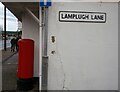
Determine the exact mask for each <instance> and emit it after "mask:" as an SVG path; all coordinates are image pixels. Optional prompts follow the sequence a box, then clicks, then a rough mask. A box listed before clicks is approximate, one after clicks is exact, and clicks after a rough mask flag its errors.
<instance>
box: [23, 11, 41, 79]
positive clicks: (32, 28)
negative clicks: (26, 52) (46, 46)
mask: <svg viewBox="0 0 120 92" xmlns="http://www.w3.org/2000/svg"><path fill="white" fill-rule="evenodd" d="M22 38H27V39H32V40H34V42H35V44H34V77H38V76H39V24H38V23H37V22H36V21H35V20H34V19H33V17H31V16H30V15H29V14H28V13H25V14H23V17H22Z"/></svg>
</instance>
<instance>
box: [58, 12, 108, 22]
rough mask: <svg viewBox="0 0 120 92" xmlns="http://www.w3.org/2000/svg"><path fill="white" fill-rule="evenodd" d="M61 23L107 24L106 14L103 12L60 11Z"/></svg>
mask: <svg viewBox="0 0 120 92" xmlns="http://www.w3.org/2000/svg"><path fill="white" fill-rule="evenodd" d="M59 21H60V22H92V23H105V22H106V13H102V12H79V11H59Z"/></svg>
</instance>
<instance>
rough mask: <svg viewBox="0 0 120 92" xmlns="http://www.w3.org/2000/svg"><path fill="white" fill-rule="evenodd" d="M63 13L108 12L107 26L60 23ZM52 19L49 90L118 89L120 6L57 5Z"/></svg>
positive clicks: (49, 49)
mask: <svg viewBox="0 0 120 92" xmlns="http://www.w3.org/2000/svg"><path fill="white" fill-rule="evenodd" d="M59 11H84V12H104V13H106V23H83V22H59ZM48 19H49V20H48V21H49V22H48V32H49V34H48V35H49V36H48V56H49V61H48V90H63V89H65V90H118V4H117V3H73V2H72V3H53V4H52V7H50V8H49V16H48ZM51 36H55V42H54V43H53V42H52V40H51V39H52V38H51Z"/></svg>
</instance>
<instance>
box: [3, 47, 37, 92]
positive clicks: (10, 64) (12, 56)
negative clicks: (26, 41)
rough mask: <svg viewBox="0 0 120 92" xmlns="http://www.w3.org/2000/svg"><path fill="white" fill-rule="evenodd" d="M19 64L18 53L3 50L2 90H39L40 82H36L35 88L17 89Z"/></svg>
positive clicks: (13, 91)
mask: <svg viewBox="0 0 120 92" xmlns="http://www.w3.org/2000/svg"><path fill="white" fill-rule="evenodd" d="M17 65H18V53H15V52H11V51H10V49H9V48H8V49H7V51H2V92H37V91H38V89H39V82H38V81H36V82H35V83H34V88H33V90H30V91H18V90H17Z"/></svg>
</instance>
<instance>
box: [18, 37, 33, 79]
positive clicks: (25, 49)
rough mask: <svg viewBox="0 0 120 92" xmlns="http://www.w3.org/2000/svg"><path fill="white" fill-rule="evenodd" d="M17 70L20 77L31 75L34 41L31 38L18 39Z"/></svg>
mask: <svg viewBox="0 0 120 92" xmlns="http://www.w3.org/2000/svg"><path fill="white" fill-rule="evenodd" d="M18 46H19V51H18V72H17V76H18V78H21V79H28V78H32V77H33V66H34V41H33V40H31V39H21V40H19V41H18Z"/></svg>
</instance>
